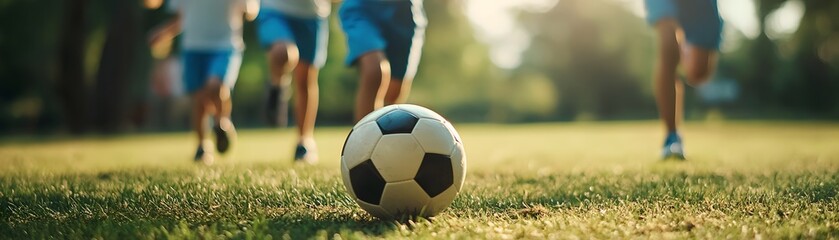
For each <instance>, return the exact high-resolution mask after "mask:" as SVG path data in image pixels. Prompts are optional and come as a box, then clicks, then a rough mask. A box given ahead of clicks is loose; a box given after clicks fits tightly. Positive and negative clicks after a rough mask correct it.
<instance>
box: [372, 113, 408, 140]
mask: <svg viewBox="0 0 839 240" xmlns="http://www.w3.org/2000/svg"><path fill="white" fill-rule="evenodd" d="M418 121H419V118H417V116H414V115H413V114H411V113H410V112H408V111H405V110H402V109H396V110H393V111H390V112H388V113H385V115H382V116H381V117H379V119H376V124H378V125H379V129H381V130H382V134H383V135H388V134H395V133H411V131H413V130H414V126H415V125H417V122H418Z"/></svg>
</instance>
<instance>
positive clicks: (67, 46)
mask: <svg viewBox="0 0 839 240" xmlns="http://www.w3.org/2000/svg"><path fill="white" fill-rule="evenodd" d="M87 3H88V1H87V0H72V1H67V2H65V6H64V16H63V17H62V18H60V19H61V25H62V26H61V41H59V42H60V47H59V57H58V64H57V68H58V71H57V74H58V76H57V77H56V80H57V83H56V88H55V91H56V92H57V95H58V96H59V99H61V103H62V110H63V116H64V119H65V121H66V124H67V128H68V129H69V130H70V132H72V133H76V134H79V133H82V132H83V131H84V130H85V126H86V122H87V119H86V116H87V114H86V113H87V112H86V109H87V108H86V107H85V104H86V103H87V101H86V100H87V98H86V96H87V94H86V93H87V89H86V88H85V81H84V77H85V74H84V65H83V64H84V54H85V44H86V40H87V38H86V31H85V19H86V18H85V14H86V11H85V9H86V6H87Z"/></svg>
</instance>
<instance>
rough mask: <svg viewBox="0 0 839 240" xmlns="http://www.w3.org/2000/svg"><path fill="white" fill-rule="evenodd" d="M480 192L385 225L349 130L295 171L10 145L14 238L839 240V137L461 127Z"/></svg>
mask: <svg viewBox="0 0 839 240" xmlns="http://www.w3.org/2000/svg"><path fill="white" fill-rule="evenodd" d="M456 127H458V129H459V131H460V132H461V135H462V137H463V140H464V142H465V146H466V154H467V159H468V170H467V176H466V184H465V185H464V188H463V190H462V192H461V193H460V195H459V196H458V197H457V198H456V199H455V201H454V203H453V204H452V206H451V207H450V208H448V209H447V210H445V211H444V212H443V213H442V214H441V215H439V216H437V217H434V218H432V219H415V220H411V221H400V222H395V221H379V220H376V219H373V218H372V217H370V216H369V215H367V214H366V213H365V212H364V211H363V210H361V209H360V208H359V207H358V206H357V205H356V204H355V203H354V202H353V201H352V200H351V199H349V198H348V196H347V194H346V193H345V190H344V187H343V185H342V183H341V180H340V171H339V168H338V161H339V155H340V154H339V152H340V148H341V144H342V142H343V140H344V138H345V136H346V133H347V131H348V128H347V127H336V128H320V129H318V130H317V136H316V137H317V140H318V142H319V143H320V149H321V154H320V156H321V162H320V163H319V164H317V165H315V166H295V165H293V164H291V163H290V161H291V160H290V157H291V155H292V152H291V151H292V146H293V139H292V133H293V132H292V131H291V130H258V131H257V130H250V131H243V132H240V134H239V139H240V142H239V143H238V145H237V146H236V147H237V148H236V149H235V152H233V153H232V154H230V155H229V156H226V157H224V158H223V159H219V160H218V161H217V164H216V165H214V166H210V167H205V166H198V165H195V164H192V163H191V159H190V158H191V155H192V153H193V147H194V145H195V142H194V140H193V139H192V136H191V135H188V134H187V133H177V134H160V135H158V134H156V135H141V136H124V137H113V138H85V139H65V140H61V139H52V140H16V139H5V140H3V141H0V144H2V145H0V220H2V221H0V239H21V238H48V237H60V238H107V239H122V238H265V237H268V236H271V237H273V238H275V239H281V238H292V239H299V238H335V235H340V237H341V238H370V237H396V238H410V239H414V238H467V239H468V238H533V239H543V238H649V237H653V238H711V239H717V238H759V237H762V238H769V239H775V238H837V237H839V221H837V219H839V199H837V197H839V124H836V123H818V122H815V123H814V122H797V123H789V122H784V123H777V122H735V123H716V124H702V123H693V124H689V125H687V127H686V128H685V131H684V133H685V134H686V135H685V137H686V138H685V140H686V144H687V147H688V148H687V150H688V151H689V152H688V154H689V157H690V160H689V161H686V162H678V161H660V160H658V159H657V153H658V150H659V147H660V141H661V137H662V135H663V134H662V133H661V129H660V126H659V125H658V124H657V123H655V122H617V123H597V124H595V123H573V124H535V125H514V126H508V125H458V126H456Z"/></svg>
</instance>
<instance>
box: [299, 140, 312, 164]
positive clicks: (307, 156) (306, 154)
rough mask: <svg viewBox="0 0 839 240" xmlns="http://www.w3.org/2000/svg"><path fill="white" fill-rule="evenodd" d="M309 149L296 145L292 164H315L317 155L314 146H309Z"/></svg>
mask: <svg viewBox="0 0 839 240" xmlns="http://www.w3.org/2000/svg"><path fill="white" fill-rule="evenodd" d="M309 146H310V147H306V146H304V145H303V144H302V143H298V144H297V147H296V148H295V149H294V162H299V163H308V164H315V163H317V161H318V153H317V149H316V148H315V146H314V144H313V143H312V144H309Z"/></svg>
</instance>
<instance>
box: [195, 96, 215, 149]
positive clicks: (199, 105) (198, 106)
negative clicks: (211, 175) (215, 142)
mask: <svg viewBox="0 0 839 240" xmlns="http://www.w3.org/2000/svg"><path fill="white" fill-rule="evenodd" d="M192 102H193V105H192V127H193V130H195V133H196V135H197V136H198V150H197V152H196V153H195V154H196V155H195V158H194V159H193V160H195V161H197V162H202V163H204V164H212V163H213V154H212V153H211V152H209V151H207V150H208V149H207V147H208V146H207V145H208V143H207V140H206V139H207V115H208V114H209V112H211V111H212V110H213V109H212V108H211V107H210V106H211V105H212V104H211V103H210V101H209V99H207V92H206V90H205V89H201V90H198V91H196V92H195V93H194V94H193V95H192Z"/></svg>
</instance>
